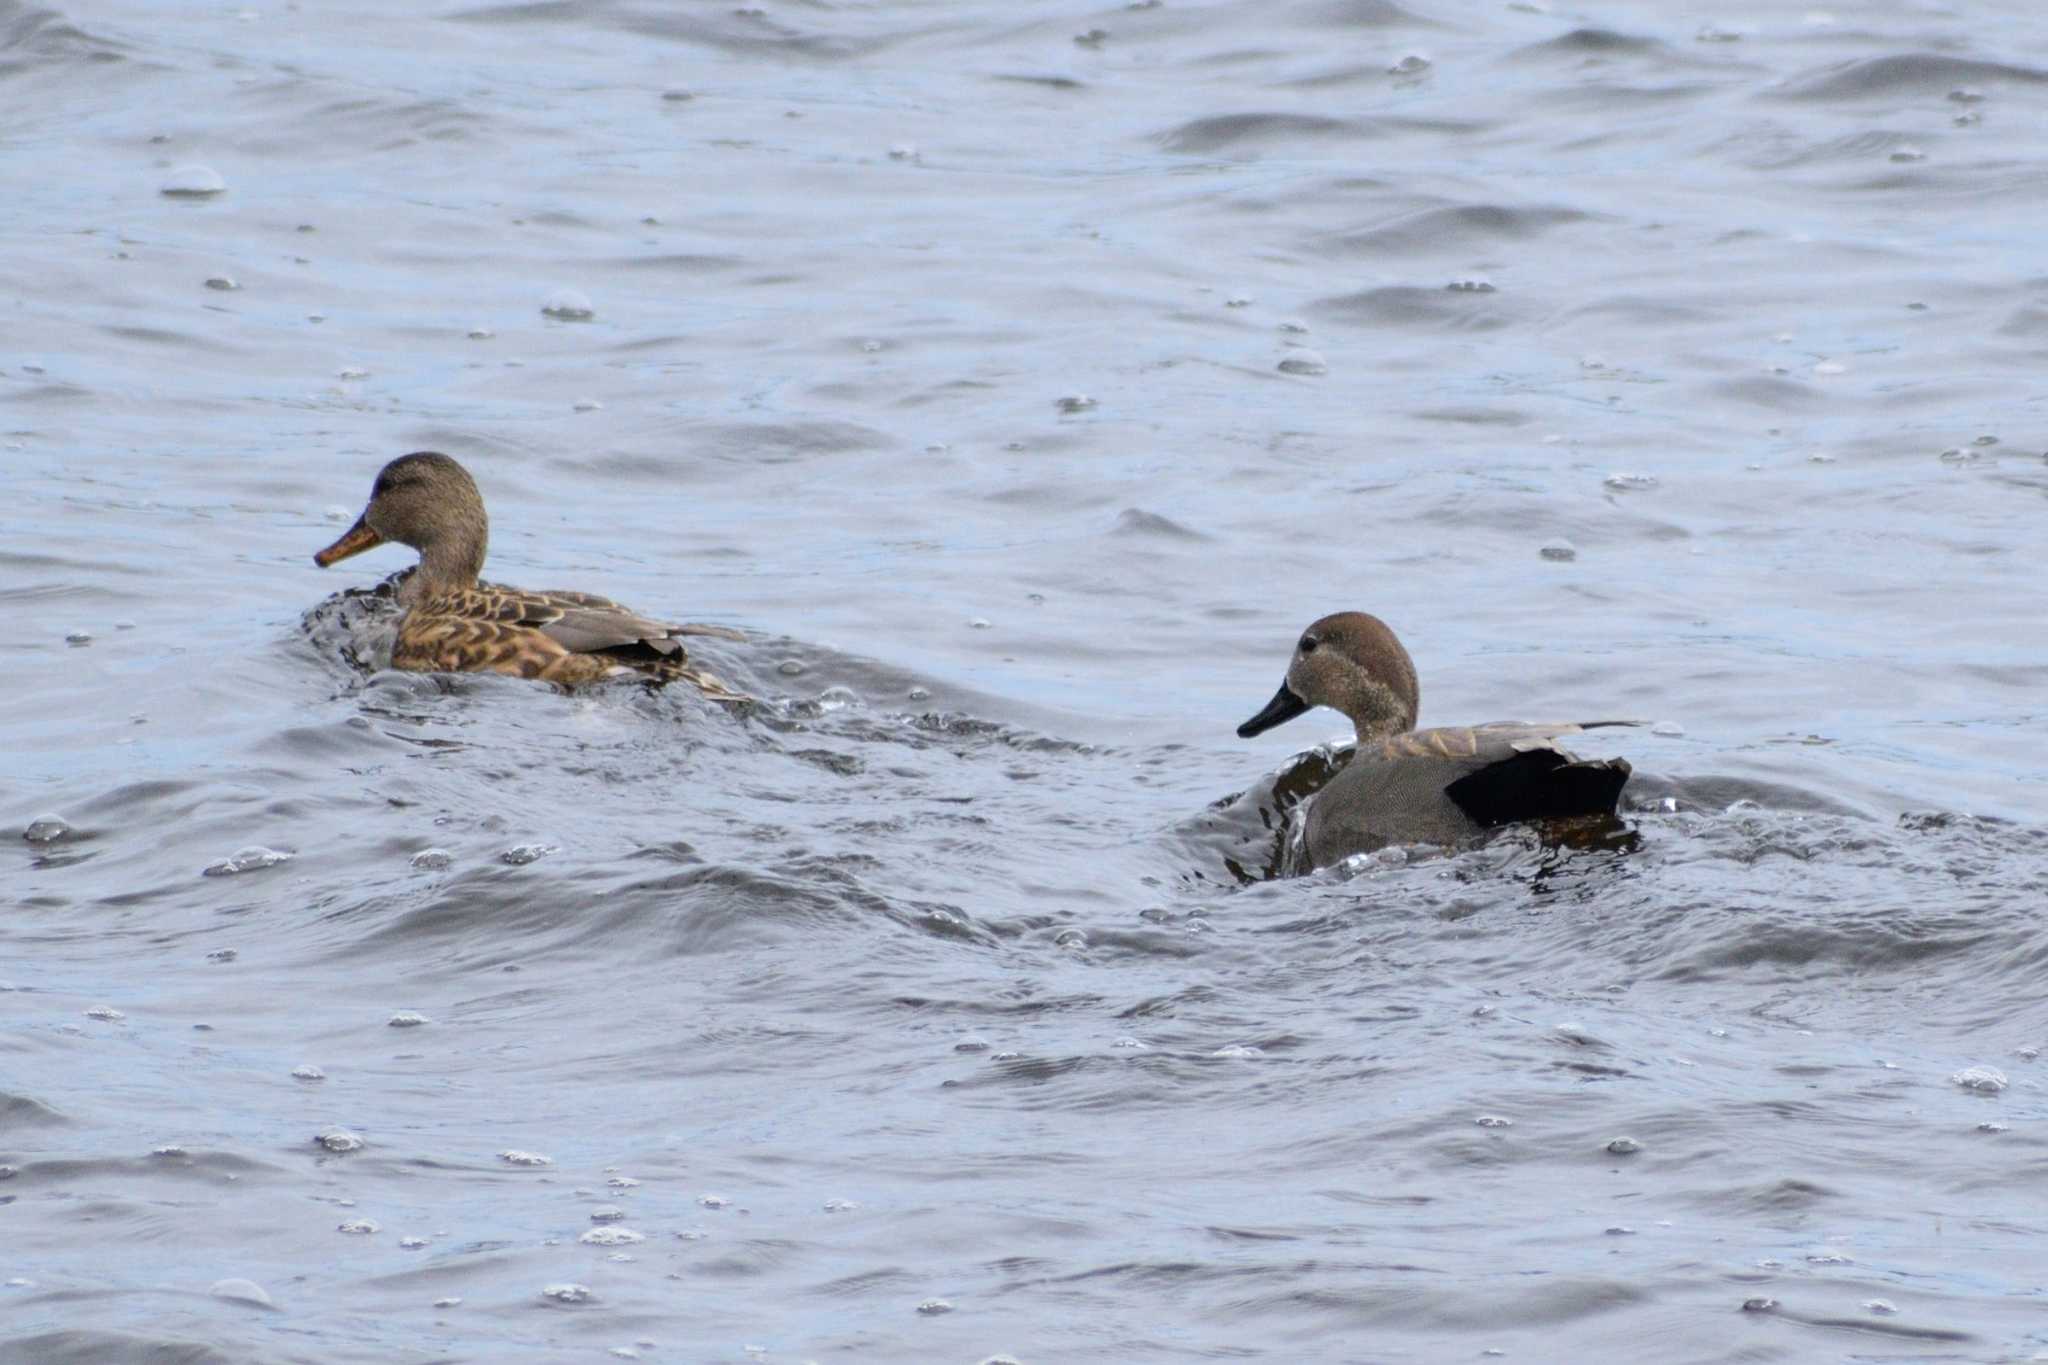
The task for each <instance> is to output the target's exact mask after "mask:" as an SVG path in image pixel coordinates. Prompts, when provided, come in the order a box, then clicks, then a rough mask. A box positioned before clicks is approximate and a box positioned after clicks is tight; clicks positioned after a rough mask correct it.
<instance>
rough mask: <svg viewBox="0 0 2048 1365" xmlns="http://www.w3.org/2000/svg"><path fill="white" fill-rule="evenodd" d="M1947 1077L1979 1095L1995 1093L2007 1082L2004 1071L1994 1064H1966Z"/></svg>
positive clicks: (2003, 1087)
mask: <svg viewBox="0 0 2048 1365" xmlns="http://www.w3.org/2000/svg"><path fill="white" fill-rule="evenodd" d="M1949 1079H1950V1080H1952V1081H1954V1082H1955V1083H1956V1084H1957V1085H1959V1086H1961V1087H1962V1088H1963V1089H1965V1090H1974V1091H1976V1092H1977V1093H1978V1094H1980V1095H1996V1094H1997V1093H1998V1092H1999V1091H2001V1090H2003V1089H2005V1087H2006V1085H2007V1084H2008V1082H2007V1081H2006V1079H2005V1073H2004V1072H2003V1071H2000V1070H1999V1069H1998V1068H1997V1067H1994V1066H1967V1067H1964V1068H1963V1069H1962V1070H1961V1071H1958V1072H1957V1073H1956V1074H1955V1075H1953V1076H1951V1077H1949Z"/></svg>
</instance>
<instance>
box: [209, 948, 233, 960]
mask: <svg viewBox="0 0 2048 1365" xmlns="http://www.w3.org/2000/svg"><path fill="white" fill-rule="evenodd" d="M240 956H241V953H240V952H238V951H236V950H235V949H233V948H215V949H214V950H213V951H212V952H210V953H208V954H207V955H206V960H207V961H208V962H233V961H234V960H235V959H236V958H238V957H240Z"/></svg>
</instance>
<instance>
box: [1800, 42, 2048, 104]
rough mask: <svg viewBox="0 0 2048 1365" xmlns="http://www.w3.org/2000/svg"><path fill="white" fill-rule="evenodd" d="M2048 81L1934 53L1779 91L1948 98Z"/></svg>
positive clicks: (1883, 61) (1844, 69)
mask: <svg viewBox="0 0 2048 1365" xmlns="http://www.w3.org/2000/svg"><path fill="white" fill-rule="evenodd" d="M1999 82H2005V83H2010V84H2020V85H2040V84H2043V83H2048V71H2041V70H2039V69H2037V68H2035V67H2031V66H2012V65H2009V64H2007V63H2005V62H1983V61H1973V60H1971V59H1969V58H1966V57H1943V56H1939V55H1937V54H1935V53H1932V52H1911V53H1903V54H1900V55H1898V56H1892V57H1865V58H1863V59H1861V60H1860V61H1852V62H1841V63H1837V64H1836V65H1834V66H1830V67H1826V68H1824V69H1822V70H1821V71H1818V72H1814V73H1811V74H1809V75H1806V76H1799V77H1795V78H1793V79H1792V80H1790V81H1788V82H1787V83H1786V84H1785V86H1784V87H1783V89H1781V90H1780V91H1779V92H1778V93H1779V94H1780V95H1782V96H1783V97H1784V98H1786V99H1798V100H1867V99H1880V98H1884V97H1886V96H1892V95H1942V94H1946V93H1947V92H1949V91H1950V90H1953V89H1955V88H1956V87H1957V86H1962V85H1991V84H1997V83H1999Z"/></svg>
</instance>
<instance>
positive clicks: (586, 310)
mask: <svg viewBox="0 0 2048 1365" xmlns="http://www.w3.org/2000/svg"><path fill="white" fill-rule="evenodd" d="M540 311H541V312H542V313H544V314H545V315H547V316H548V317H551V318H554V319H555V320H556V321H558V322H588V321H590V320H591V319H592V318H594V317H596V316H597V310H596V309H595V308H593V307H591V306H590V297H589V295H587V294H585V293H583V292H582V291H581V290H578V289H557V290H556V291H555V292H554V293H552V294H550V295H548V296H547V299H546V300H545V301H544V302H542V304H541V306H540Z"/></svg>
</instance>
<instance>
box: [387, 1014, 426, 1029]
mask: <svg viewBox="0 0 2048 1365" xmlns="http://www.w3.org/2000/svg"><path fill="white" fill-rule="evenodd" d="M385 1022H386V1023H387V1024H388V1025H389V1026H390V1027H392V1028H425V1027H426V1026H427V1025H428V1024H431V1023H432V1022H434V1021H433V1020H431V1019H429V1018H427V1016H426V1015H424V1014H421V1013H420V1012H419V1011H418V1010H400V1011H399V1012H398V1013H396V1014H394V1015H392V1016H391V1018H390V1019H388V1020H386V1021H385Z"/></svg>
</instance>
